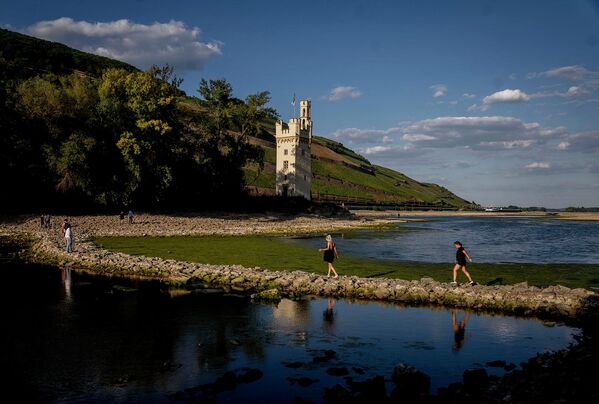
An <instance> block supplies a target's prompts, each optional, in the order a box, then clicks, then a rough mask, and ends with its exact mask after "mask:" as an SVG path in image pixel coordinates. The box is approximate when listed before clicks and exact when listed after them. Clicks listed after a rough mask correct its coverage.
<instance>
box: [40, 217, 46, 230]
mask: <svg viewBox="0 0 599 404" xmlns="http://www.w3.org/2000/svg"><path fill="white" fill-rule="evenodd" d="M45 223H46V215H41V216H40V226H41V227H42V228H43V227H45Z"/></svg>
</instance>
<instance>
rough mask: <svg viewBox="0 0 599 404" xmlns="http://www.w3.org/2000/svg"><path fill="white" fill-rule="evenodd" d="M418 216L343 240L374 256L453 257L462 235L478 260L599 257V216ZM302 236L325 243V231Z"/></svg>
mask: <svg viewBox="0 0 599 404" xmlns="http://www.w3.org/2000/svg"><path fill="white" fill-rule="evenodd" d="M402 216H403V215H402ZM418 220H421V221H412V222H409V223H403V224H401V225H398V228H397V230H396V231H372V230H363V231H357V232H352V233H349V234H347V235H339V237H340V238H338V239H337V240H336V241H337V245H338V247H339V249H341V250H342V251H344V252H345V253H347V254H351V255H357V256H364V257H370V258H378V259H388V260H395V261H418V262H453V261H454V259H455V249H454V248H453V242H454V241H456V240H459V241H461V242H462V243H463V244H464V246H465V247H466V248H467V250H468V251H469V252H470V254H471V255H472V256H473V258H474V259H475V261H477V262H490V263H501V262H511V263H587V264H597V263H599V222H583V221H569V220H548V219H530V218H504V217H502V218H498V217H431V218H424V217H419V218H418ZM409 230H411V231H409ZM297 242H300V243H303V244H307V245H310V246H311V247H321V244H323V241H322V240H321V238H320V237H319V238H314V239H300V240H297Z"/></svg>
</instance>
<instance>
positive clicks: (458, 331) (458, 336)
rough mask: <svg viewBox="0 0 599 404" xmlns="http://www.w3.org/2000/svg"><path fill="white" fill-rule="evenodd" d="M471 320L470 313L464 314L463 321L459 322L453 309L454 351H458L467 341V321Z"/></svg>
mask: <svg viewBox="0 0 599 404" xmlns="http://www.w3.org/2000/svg"><path fill="white" fill-rule="evenodd" d="M468 320H470V313H466V314H464V318H462V321H460V322H459V323H458V319H457V314H456V312H455V310H452V311H451V328H453V346H452V347H451V349H452V351H454V352H457V351H459V350H460V349H462V347H463V346H464V342H466V323H467V322H468Z"/></svg>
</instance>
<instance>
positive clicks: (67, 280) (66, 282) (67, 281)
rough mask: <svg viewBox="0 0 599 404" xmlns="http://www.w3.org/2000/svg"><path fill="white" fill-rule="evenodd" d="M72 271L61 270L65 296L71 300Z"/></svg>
mask: <svg viewBox="0 0 599 404" xmlns="http://www.w3.org/2000/svg"><path fill="white" fill-rule="evenodd" d="M71 272H72V270H71V269H68V268H62V269H61V270H60V280H61V282H62V287H63V288H64V294H65V297H66V298H67V299H70V298H71V285H72V283H71Z"/></svg>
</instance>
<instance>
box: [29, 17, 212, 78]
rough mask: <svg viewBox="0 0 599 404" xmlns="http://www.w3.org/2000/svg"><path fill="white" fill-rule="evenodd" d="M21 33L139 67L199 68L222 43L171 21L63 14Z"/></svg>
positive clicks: (36, 24) (196, 30)
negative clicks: (141, 21) (91, 18)
mask: <svg viewBox="0 0 599 404" xmlns="http://www.w3.org/2000/svg"><path fill="white" fill-rule="evenodd" d="M24 32H25V33H27V34H29V35H32V36H36V37H38V38H43V39H47V40H50V41H57V42H62V43H65V44H67V45H69V46H72V47H74V48H77V49H80V50H82V51H85V52H90V53H95V54H97V55H101V56H106V57H110V58H113V59H118V60H122V61H124V62H127V63H131V64H133V65H135V66H138V67H141V68H147V67H149V66H151V65H153V64H156V65H164V64H166V63H169V64H170V65H173V66H175V67H177V68H178V69H180V70H193V69H201V68H202V67H203V66H204V65H205V64H206V62H208V61H209V60H211V59H213V58H215V57H217V56H219V55H221V54H222V51H221V47H222V42H220V41H208V42H207V41H202V39H201V33H202V32H201V30H200V29H199V28H197V27H188V26H186V25H185V24H184V23H183V22H181V21H174V20H171V21H169V22H166V23H160V22H154V23H152V24H138V23H134V22H132V21H129V20H116V21H109V22H88V21H76V20H73V19H72V18H68V17H62V18H58V19H56V20H50V21H39V22H37V23H35V24H33V25H31V26H29V27H27V28H26V29H25V30H24Z"/></svg>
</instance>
